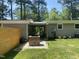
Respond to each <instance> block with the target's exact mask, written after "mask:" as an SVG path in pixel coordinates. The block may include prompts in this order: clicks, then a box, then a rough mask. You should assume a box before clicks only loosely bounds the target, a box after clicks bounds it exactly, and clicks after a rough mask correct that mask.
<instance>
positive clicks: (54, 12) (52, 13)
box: [49, 8, 59, 20]
mask: <svg viewBox="0 0 79 59" xmlns="http://www.w3.org/2000/svg"><path fill="white" fill-rule="evenodd" d="M58 17H59V15H58V11H57V10H56V8H53V9H52V10H51V11H50V15H49V19H50V20H59V18H58Z"/></svg>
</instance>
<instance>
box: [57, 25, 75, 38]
mask: <svg viewBox="0 0 79 59" xmlns="http://www.w3.org/2000/svg"><path fill="white" fill-rule="evenodd" d="M56 35H57V36H72V37H73V36H74V24H63V29H62V30H58V29H57V31H56Z"/></svg>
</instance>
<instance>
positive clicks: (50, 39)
mask: <svg viewBox="0 0 79 59" xmlns="http://www.w3.org/2000/svg"><path fill="white" fill-rule="evenodd" d="M48 41H56V39H52V38H49V39H48Z"/></svg>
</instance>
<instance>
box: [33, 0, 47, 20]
mask: <svg viewBox="0 0 79 59" xmlns="http://www.w3.org/2000/svg"><path fill="white" fill-rule="evenodd" d="M46 5H47V4H46V2H45V0H34V1H33V8H32V10H33V14H35V17H34V21H43V20H45V19H46V18H45V17H46V14H47V12H48V11H47V8H46Z"/></svg>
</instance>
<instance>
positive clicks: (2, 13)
mask: <svg viewBox="0 0 79 59" xmlns="http://www.w3.org/2000/svg"><path fill="white" fill-rule="evenodd" d="M3 5H4V0H2V16H1V19H2V20H3V18H4V6H3Z"/></svg>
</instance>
